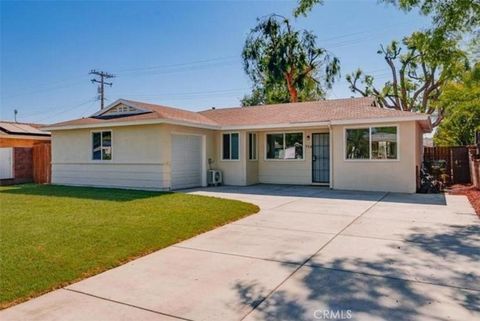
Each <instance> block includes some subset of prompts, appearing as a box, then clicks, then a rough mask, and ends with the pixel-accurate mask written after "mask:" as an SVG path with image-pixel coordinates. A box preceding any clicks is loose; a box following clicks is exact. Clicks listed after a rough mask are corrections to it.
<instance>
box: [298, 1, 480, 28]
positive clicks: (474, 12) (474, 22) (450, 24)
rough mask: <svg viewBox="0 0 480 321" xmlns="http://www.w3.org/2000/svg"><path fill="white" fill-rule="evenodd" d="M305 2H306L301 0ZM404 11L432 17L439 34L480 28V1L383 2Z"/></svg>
mask: <svg viewBox="0 0 480 321" xmlns="http://www.w3.org/2000/svg"><path fill="white" fill-rule="evenodd" d="M301 1H305V0H301ZM382 1H383V2H386V3H391V4H394V5H396V6H397V7H399V8H400V9H402V10H404V11H412V10H414V9H418V10H419V11H420V13H421V14H423V15H425V16H430V17H432V22H433V27H434V28H435V30H437V32H445V33H451V32H453V33H456V32H470V31H475V30H476V29H478V28H479V26H480V1H478V0H382Z"/></svg>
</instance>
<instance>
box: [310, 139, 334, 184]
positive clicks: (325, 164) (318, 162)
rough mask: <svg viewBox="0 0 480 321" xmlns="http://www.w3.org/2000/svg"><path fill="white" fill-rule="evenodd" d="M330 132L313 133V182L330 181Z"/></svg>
mask: <svg viewBox="0 0 480 321" xmlns="http://www.w3.org/2000/svg"><path fill="white" fill-rule="evenodd" d="M329 138H330V137H329V134H328V133H322V134H313V135H312V182H313V183H328V182H329V181H330V139H329Z"/></svg>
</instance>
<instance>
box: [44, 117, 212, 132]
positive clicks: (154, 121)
mask: <svg viewBox="0 0 480 321" xmlns="http://www.w3.org/2000/svg"><path fill="white" fill-rule="evenodd" d="M156 124H169V125H180V126H188V127H195V128H202V129H220V126H217V125H209V124H200V123H194V122H188V121H179V120H171V119H146V120H132V121H120V122H98V123H95V124H77V125H64V126H51V127H45V130H49V131H57V130H70V129H84V128H105V127H121V126H133V125H156Z"/></svg>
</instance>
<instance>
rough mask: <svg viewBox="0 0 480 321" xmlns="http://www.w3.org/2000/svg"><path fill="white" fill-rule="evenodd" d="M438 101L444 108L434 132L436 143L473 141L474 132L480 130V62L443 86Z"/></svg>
mask: <svg viewBox="0 0 480 321" xmlns="http://www.w3.org/2000/svg"><path fill="white" fill-rule="evenodd" d="M439 104H441V105H442V106H444V107H445V119H444V120H443V122H442V123H441V124H440V126H438V129H437V131H436V133H435V136H434V141H435V144H436V145H439V146H452V145H453V146H455V145H472V144H474V143H475V131H478V130H480V62H479V63H477V64H476V65H475V67H474V68H472V70H470V71H468V72H466V73H465V74H464V76H463V77H462V79H461V80H460V81H458V82H455V83H451V84H449V85H447V86H446V88H445V89H444V91H443V93H442V96H441V97H440V101H439Z"/></svg>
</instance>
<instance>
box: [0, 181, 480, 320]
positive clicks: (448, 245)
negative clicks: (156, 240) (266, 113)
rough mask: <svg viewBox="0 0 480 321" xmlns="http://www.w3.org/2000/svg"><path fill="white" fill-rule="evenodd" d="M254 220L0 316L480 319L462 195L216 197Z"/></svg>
mask: <svg viewBox="0 0 480 321" xmlns="http://www.w3.org/2000/svg"><path fill="white" fill-rule="evenodd" d="M188 192H190V193H194V194H202V195H210V196H217V197H225V198H232V199H239V200H244V201H247V202H251V203H255V204H258V205H259V206H260V207H261V212H260V213H259V214H256V215H252V216H250V217H247V218H245V219H242V220H239V221H237V222H235V223H232V224H229V225H226V226H224V227H221V228H218V229H216V230H213V231H210V232H208V233H205V234H202V235H199V236H197V237H194V238H192V239H190V240H187V241H184V242H182V243H178V244H176V245H174V246H171V247H169V248H166V249H164V250H161V251H158V252H155V253H153V254H151V255H147V256H145V257H142V258H140V259H137V260H135V261H132V262H130V263H128V264H125V265H123V266H121V267H118V268H115V269H112V270H110V271H107V272H105V273H102V274H99V275H97V276H94V277H91V278H89V279H86V280H84V281H81V282H78V283H75V284H72V285H70V286H68V287H66V288H64V289H60V290H57V291H53V292H51V293H48V294H46V295H43V296H41V297H39V298H36V299H33V300H31V301H28V302H26V303H23V304H20V305H17V306H14V307H12V308H10V309H7V310H4V311H1V312H0V319H1V320H3V321H6V320H42V321H43V320H62V321H69V320H72V321H83V320H85V321H87V320H88V321H92V320H102V321H114V320H115V321H120V320H144V321H147V320H161V321H175V320H205V321H215V320H219V321H230V320H250V321H251V320H272V321H273V320H275V321H278V320H292V321H302V320H348V319H350V320H368V321H372V320H395V321H403V320H405V321H406V320H409V321H410V320H480V220H479V219H478V218H477V217H476V216H475V214H474V212H473V209H472V208H471V206H470V205H469V203H468V201H467V199H466V198H465V197H463V196H449V195H447V196H443V195H407V194H391V193H389V194H386V193H367V192H347V191H330V190H328V189H325V188H320V187H303V186H270V185H256V186H251V187H218V188H208V189H200V190H194V191H188Z"/></svg>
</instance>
